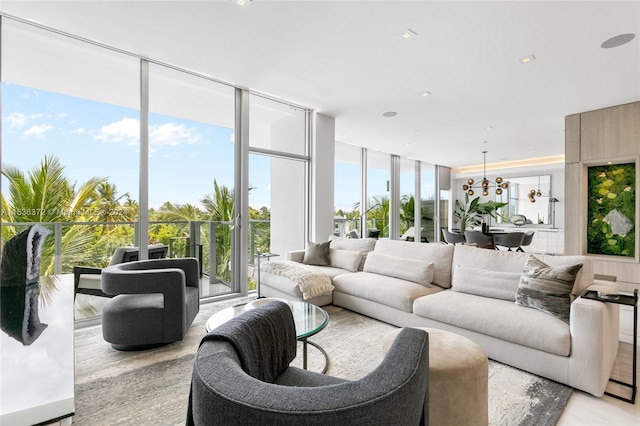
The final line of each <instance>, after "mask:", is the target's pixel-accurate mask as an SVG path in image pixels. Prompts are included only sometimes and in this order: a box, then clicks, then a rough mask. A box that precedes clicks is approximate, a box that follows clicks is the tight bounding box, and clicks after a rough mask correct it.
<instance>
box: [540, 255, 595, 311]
mask: <svg viewBox="0 0 640 426" xmlns="http://www.w3.org/2000/svg"><path fill="white" fill-rule="evenodd" d="M530 256H533V255H530ZM535 256H536V257H537V258H538V259H539V260H541V261H542V262H544V263H546V264H547V265H549V266H571V265H575V264H578V263H582V268H581V269H580V270H579V271H578V275H577V276H576V280H575V283H574V284H573V288H572V290H571V299H572V300H573V299H575V298H576V297H578V296H580V295H581V294H582V293H584V291H585V290H586V289H587V288H588V287H589V286H591V285H592V284H593V260H592V259H590V258H589V257H587V256H580V255H576V256H554V255H549V254H536V255H535Z"/></svg>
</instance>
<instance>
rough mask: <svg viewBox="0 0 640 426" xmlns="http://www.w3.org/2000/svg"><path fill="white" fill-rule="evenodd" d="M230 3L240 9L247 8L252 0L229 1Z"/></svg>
mask: <svg viewBox="0 0 640 426" xmlns="http://www.w3.org/2000/svg"><path fill="white" fill-rule="evenodd" d="M229 1H230V2H231V3H235V4H237V5H238V6H240V7H248V6H249V4H251V1H252V0H229Z"/></svg>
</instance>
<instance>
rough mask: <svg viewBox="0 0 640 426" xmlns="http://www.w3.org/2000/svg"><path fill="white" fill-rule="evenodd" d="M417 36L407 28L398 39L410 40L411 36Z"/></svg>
mask: <svg viewBox="0 0 640 426" xmlns="http://www.w3.org/2000/svg"><path fill="white" fill-rule="evenodd" d="M416 35H418V33H417V32H415V31H413V30H412V29H411V28H407V29H406V30H405V31H403V32H402V34H400V37H402V38H411V37H413V36H416Z"/></svg>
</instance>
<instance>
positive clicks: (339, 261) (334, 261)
mask: <svg viewBox="0 0 640 426" xmlns="http://www.w3.org/2000/svg"><path fill="white" fill-rule="evenodd" d="M361 260H362V252H360V251H356V250H342V249H335V248H331V249H329V264H330V265H331V266H333V267H335V268H341V269H346V270H347V271H351V272H356V271H357V270H358V268H359V267H360V261H361Z"/></svg>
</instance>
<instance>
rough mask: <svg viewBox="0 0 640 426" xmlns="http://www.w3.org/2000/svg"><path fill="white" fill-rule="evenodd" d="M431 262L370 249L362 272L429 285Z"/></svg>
mask: <svg viewBox="0 0 640 426" xmlns="http://www.w3.org/2000/svg"><path fill="white" fill-rule="evenodd" d="M433 270H434V264H433V262H425V261H422V260H417V259H409V258H406V257H399V256H391V255H388V254H382V253H376V252H375V251H372V252H371V253H369V255H368V256H367V261H366V262H365V264H364V272H372V273H374V274H379V275H386V276H388V277H394V278H400V279H402V280H407V281H412V282H414V283H417V284H420V285H423V286H425V287H431V281H433Z"/></svg>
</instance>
